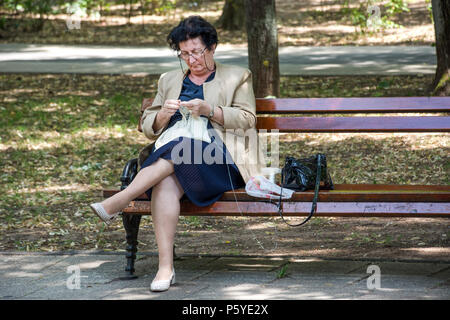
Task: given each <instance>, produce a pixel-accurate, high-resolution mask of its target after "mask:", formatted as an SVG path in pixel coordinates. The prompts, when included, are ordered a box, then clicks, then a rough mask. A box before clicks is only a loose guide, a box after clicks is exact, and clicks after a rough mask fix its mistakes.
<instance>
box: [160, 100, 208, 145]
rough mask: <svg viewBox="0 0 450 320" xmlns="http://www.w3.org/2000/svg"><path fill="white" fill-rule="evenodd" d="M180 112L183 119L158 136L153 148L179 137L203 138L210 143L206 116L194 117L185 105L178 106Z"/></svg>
mask: <svg viewBox="0 0 450 320" xmlns="http://www.w3.org/2000/svg"><path fill="white" fill-rule="evenodd" d="M180 113H181V115H182V116H183V119H181V120H179V121H177V122H176V123H175V124H174V125H173V126H171V127H170V128H169V129H167V130H166V131H164V132H163V133H162V134H161V135H160V136H159V137H158V139H157V140H156V141H155V150H157V149H158V148H160V147H162V146H163V145H165V144H166V143H168V142H170V141H172V140H174V139H176V138H179V137H186V138H191V139H195V140H203V141H205V142H207V143H211V138H210V137H209V134H208V119H207V118H205V117H194V116H192V115H191V114H190V113H189V112H188V111H187V109H186V108H185V107H180Z"/></svg>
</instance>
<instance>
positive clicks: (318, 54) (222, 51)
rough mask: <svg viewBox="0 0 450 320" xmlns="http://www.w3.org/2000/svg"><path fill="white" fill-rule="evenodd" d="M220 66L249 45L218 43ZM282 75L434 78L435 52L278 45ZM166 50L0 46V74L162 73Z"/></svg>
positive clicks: (241, 60) (174, 62)
mask: <svg viewBox="0 0 450 320" xmlns="http://www.w3.org/2000/svg"><path fill="white" fill-rule="evenodd" d="M216 59H217V61H219V62H223V63H229V64H235V65H241V66H244V67H247V66H248V56H247V47H245V46H233V45H219V46H218V49H217V51H216ZM279 59H280V72H281V74H282V75H354V74H362V75H375V74H376V75H394V74H395V75H398V74H411V75H416V74H434V73H435V69H436V49H435V48H434V47H426V46H371V47H368V46H364V47H351V46H341V47H281V48H280V49H279ZM179 67H180V64H179V61H178V58H177V57H176V55H175V54H174V52H173V51H171V50H170V49H169V48H167V47H160V48H149V47H107V46H87V45H86V46H65V45H38V44H0V72H24V73H29V72H31V73H101V74H111V73H112V74H122V73H124V74H133V73H143V74H161V73H163V72H166V71H168V70H172V69H176V68H179Z"/></svg>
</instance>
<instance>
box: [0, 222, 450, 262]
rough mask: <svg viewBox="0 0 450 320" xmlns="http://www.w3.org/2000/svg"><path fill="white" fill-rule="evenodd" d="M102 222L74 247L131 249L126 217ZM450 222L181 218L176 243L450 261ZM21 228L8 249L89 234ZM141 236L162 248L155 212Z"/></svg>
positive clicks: (181, 248)
mask: <svg viewBox="0 0 450 320" xmlns="http://www.w3.org/2000/svg"><path fill="white" fill-rule="evenodd" d="M299 219H300V218H291V221H290V222H291V223H295V222H298V221H299ZM96 226H97V228H96V231H94V234H93V235H92V236H94V237H96V238H97V245H95V246H92V244H91V245H89V244H83V243H80V244H78V243H77V244H76V245H74V246H71V247H70V249H71V250H105V251H122V250H125V247H126V243H125V231H124V229H123V226H122V222H121V219H120V218H119V219H118V220H117V221H116V222H115V223H114V224H113V225H111V226H110V227H108V228H107V229H104V230H103V225H102V223H101V222H98V223H97V224H96ZM449 227H450V225H449V222H448V219H445V218H325V217H316V218H312V220H310V221H309V222H308V223H307V224H306V225H304V226H302V227H289V226H287V225H286V224H284V222H282V221H281V218H279V217H262V218H253V217H252V218H244V217H180V222H179V224H178V229H177V234H176V240H175V246H176V253H177V254H179V255H182V254H198V255H226V256H236V255H250V256H263V255H264V256H294V257H326V258H330V259H331V258H338V259H344V258H345V259H377V260H378V259H388V260H421V261H450V247H449V242H448V238H449V236H450V229H449ZM18 231H19V230H15V231H14V232H11V233H9V232H8V233H7V234H4V238H3V240H4V241H3V245H2V246H3V248H2V251H8V250H17V248H11V247H10V246H12V245H14V238H15V237H20V239H22V241H23V240H26V241H27V242H28V243H33V242H34V243H36V242H39V241H40V240H41V239H42V237H54V238H55V241H58V242H60V243H62V242H70V241H72V240H74V241H76V242H78V241H77V240H79V239H82V238H83V237H86V235H85V234H82V233H80V232H68V233H67V234H60V235H57V234H56V235H55V234H53V235H51V236H49V234H48V233H47V231H46V230H45V229H44V228H34V229H30V228H26V229H25V228H24V229H23V230H20V231H19V232H18ZM56 233H57V232H56ZM58 238H59V240H58ZM138 239H139V245H138V251H139V252H157V247H156V242H155V236H154V230H153V226H152V223H151V217H150V216H144V217H143V218H142V220H141V227H140V231H139V238H138ZM67 249H69V248H67Z"/></svg>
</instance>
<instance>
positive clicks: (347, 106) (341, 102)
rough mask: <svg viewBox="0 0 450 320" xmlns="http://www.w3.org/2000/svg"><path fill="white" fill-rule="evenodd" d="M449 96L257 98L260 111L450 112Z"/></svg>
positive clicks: (257, 109)
mask: <svg viewBox="0 0 450 320" xmlns="http://www.w3.org/2000/svg"><path fill="white" fill-rule="evenodd" d="M449 101H450V100H449V99H448V97H376V98H372V97H371V98H367V97H366V98H279V99H262V98H260V99H256V111H257V112H258V113H352V112H358V113H369V112H380V113H381V112H396V113H397V112H450V102H449Z"/></svg>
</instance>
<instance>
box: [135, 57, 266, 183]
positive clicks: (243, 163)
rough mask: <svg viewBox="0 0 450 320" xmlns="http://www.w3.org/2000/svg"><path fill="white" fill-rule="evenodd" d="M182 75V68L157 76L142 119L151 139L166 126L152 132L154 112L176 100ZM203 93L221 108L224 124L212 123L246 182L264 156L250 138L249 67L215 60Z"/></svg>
mask: <svg viewBox="0 0 450 320" xmlns="http://www.w3.org/2000/svg"><path fill="white" fill-rule="evenodd" d="M184 76H185V75H184V74H183V73H182V72H181V70H174V71H170V72H167V73H164V74H162V75H161V77H160V79H159V82H158V93H157V95H156V97H155V99H154V101H153V104H152V106H151V107H149V108H147V109H146V110H145V111H144V114H143V116H142V118H141V121H142V122H141V125H142V130H143V132H144V134H145V135H146V136H147V137H148V138H149V139H150V140H151V141H152V142H154V141H155V140H156V139H157V138H158V136H159V135H160V134H161V133H162V132H163V131H164V129H165V127H164V128H161V129H160V130H158V131H157V132H154V131H153V123H154V121H155V118H156V114H157V113H158V111H159V110H160V109H161V106H162V105H164V101H165V100H167V99H178V97H179V95H180V92H181V87H182V83H183V79H184ZM203 94H204V98H205V100H206V102H208V103H209V104H210V105H211V106H213V107H219V108H221V109H222V111H223V118H224V125H223V126H222V125H220V124H218V123H217V122H215V121H211V123H212V125H213V127H214V129H215V130H216V132H217V134H218V135H219V136H220V139H221V140H222V141H223V142H224V144H225V146H226V147H227V149H228V151H229V152H230V154H231V157H232V159H233V161H234V163H235V164H236V165H237V167H238V169H239V171H240V173H241V175H242V177H243V179H244V181H245V182H247V181H248V180H249V178H250V177H251V176H255V175H258V174H260V172H261V168H262V164H261V163H262V161H261V159H263V158H262V156H261V155H260V156H259V157H258V152H260V151H258V150H260V148H258V147H257V145H258V142H257V141H258V140H253V139H254V138H255V134H256V129H255V126H256V106H255V96H254V93H253V85H252V75H251V72H250V70H248V69H244V68H241V67H237V66H229V65H223V64H220V63H218V62H216V74H215V77H214V79H213V80H212V81H209V82H206V83H204V84H203ZM245 136H247V137H246V138H245ZM256 136H257V135H256ZM151 147H152V145H151V144H150V145H148V146H147V147H146V148H144V149H143V150H142V151H141V152H140V154H139V164H141V163H142V162H143V161H144V160H145V159H146V158H147V157H148V155H149V153H150V152H151Z"/></svg>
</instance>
